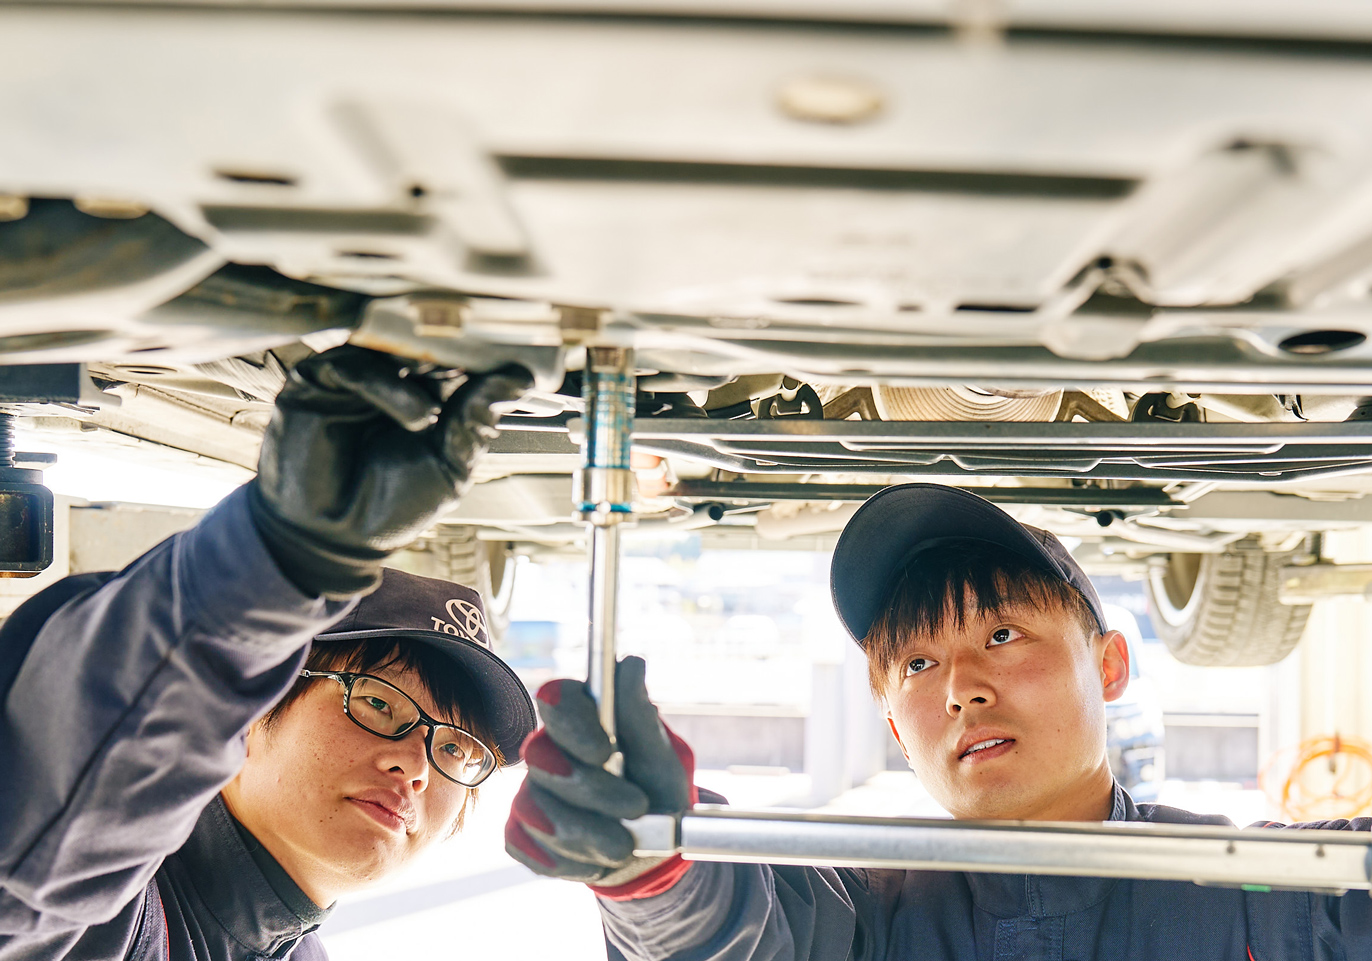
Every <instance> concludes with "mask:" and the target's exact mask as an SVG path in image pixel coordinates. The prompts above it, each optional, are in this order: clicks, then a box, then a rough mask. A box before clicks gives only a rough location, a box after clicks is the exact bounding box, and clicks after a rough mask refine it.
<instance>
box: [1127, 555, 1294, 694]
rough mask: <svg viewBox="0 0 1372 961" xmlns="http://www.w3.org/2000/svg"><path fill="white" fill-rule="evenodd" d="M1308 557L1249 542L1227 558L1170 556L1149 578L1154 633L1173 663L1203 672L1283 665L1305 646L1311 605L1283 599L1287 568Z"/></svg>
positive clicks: (1217, 556)
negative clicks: (1281, 581) (1280, 594)
mask: <svg viewBox="0 0 1372 961" xmlns="http://www.w3.org/2000/svg"><path fill="white" fill-rule="evenodd" d="M1301 553H1304V552H1302V551H1284V552H1275V551H1264V550H1263V549H1262V545H1261V544H1260V543H1259V542H1258V540H1257V538H1246V539H1244V540H1243V541H1240V542H1238V543H1237V544H1234V545H1231V546H1230V547H1229V548H1228V549H1226V550H1225V551H1224V552H1223V553H1220V554H1182V553H1175V554H1169V555H1167V560H1166V563H1164V564H1160V565H1157V566H1155V567H1154V568H1153V569H1152V571H1151V572H1150V574H1149V578H1148V582H1147V583H1148V600H1149V612H1150V615H1151V617H1152V621H1153V629H1154V630H1155V631H1156V632H1157V635H1158V638H1159V639H1160V640H1161V641H1162V642H1163V643H1164V644H1166V645H1167V649H1168V650H1169V651H1171V652H1172V656H1173V657H1175V658H1176V659H1177V660H1179V661H1181V662H1182V663H1183V664H1194V665H1197V666H1200V667H1254V666H1260V665H1264V664H1275V663H1277V662H1278V661H1280V660H1281V659H1282V658H1284V657H1286V655H1288V654H1290V653H1291V651H1292V650H1294V649H1295V647H1296V645H1297V644H1299V643H1300V639H1301V635H1302V634H1303V633H1304V632H1305V622H1306V620H1307V619H1308V618H1309V617H1310V606H1309V605H1308V604H1282V603H1281V602H1280V601H1278V599H1277V594H1278V588H1279V586H1280V584H1279V578H1280V573H1281V568H1282V567H1283V566H1285V565H1287V564H1290V563H1291V561H1292V559H1293V558H1294V557H1296V556H1297V555H1298V554H1301Z"/></svg>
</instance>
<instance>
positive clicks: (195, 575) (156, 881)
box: [0, 490, 351, 961]
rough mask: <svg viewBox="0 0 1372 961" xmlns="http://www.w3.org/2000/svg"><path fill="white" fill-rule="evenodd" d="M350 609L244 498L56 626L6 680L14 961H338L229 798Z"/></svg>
mask: <svg viewBox="0 0 1372 961" xmlns="http://www.w3.org/2000/svg"><path fill="white" fill-rule="evenodd" d="M350 606H351V605H350V604H349V603H339V602H329V601H324V600H315V599H311V598H307V597H306V596H305V595H303V594H301V593H300V592H299V591H298V590H297V589H296V588H295V587H294V586H292V585H291V584H290V582H289V581H287V580H286V578H285V577H283V576H282V574H281V573H280V571H279V570H278V568H277V566H276V564H275V563H274V562H273V560H272V559H271V557H270V556H269V555H268V553H267V551H266V548H265V547H264V546H263V544H262V542H261V540H260V539H259V538H258V536H257V532H256V529H255V528H254V526H253V524H252V521H251V519H250V517H249V516H248V511H247V505H246V501H245V498H244V491H243V490H239V491H238V492H236V493H234V494H232V495H230V496H229V497H228V498H227V499H226V500H225V501H224V502H223V503H221V504H220V505H219V506H218V507H216V508H215V509H214V510H212V511H210V512H209V513H208V514H207V515H206V516H205V517H204V518H203V519H202V520H201V522H200V523H199V524H198V525H197V526H196V527H194V528H192V529H191V530H189V531H186V532H184V533H181V534H178V535H176V536H174V537H172V538H170V539H169V540H167V541H164V542H163V543H162V544H160V545H159V546H157V547H155V548H153V549H152V550H151V551H149V552H148V553H147V554H145V555H143V556H142V557H141V558H139V559H138V560H137V561H135V562H134V563H133V564H131V565H130V566H129V567H128V568H126V569H125V570H124V571H122V572H120V574H119V575H118V576H116V577H115V578H114V579H113V580H111V581H110V582H108V583H107V584H105V586H103V587H101V588H100V589H99V590H97V591H95V592H94V593H92V594H90V595H88V596H86V597H83V598H78V599H75V600H72V601H71V602H69V603H67V604H66V605H65V606H63V607H61V608H60V609H59V610H58V611H57V613H56V614H54V615H53V616H52V617H51V618H50V619H49V620H48V621H47V623H46V625H45V626H44V628H43V629H42V630H41V631H40V632H39V633H38V634H37V636H36V637H35V638H34V640H33V643H32V646H31V648H29V649H28V651H27V652H26V653H25V652H18V654H17V656H18V657H22V658H23V659H22V661H20V662H19V666H18V670H17V671H15V670H13V669H12V668H13V667H14V665H13V664H10V665H9V669H8V671H6V670H0V696H3V698H4V700H3V707H4V711H3V713H0V961H12V959H21V958H22V959H25V961H30V959H32V961H39V959H42V961H56V959H61V958H66V959H72V961H85V959H101V961H106V959H109V961H114V959H121V958H133V959H139V961H142V959H171V961H190V959H197V961H208V959H214V961H228V959H244V961H246V959H256V958H285V957H288V956H289V957H293V958H295V959H298V961H317V959H323V958H324V957H325V954H324V950H323V947H322V946H321V945H320V943H319V940H318V938H317V937H316V936H315V935H314V934H313V931H314V929H315V928H317V927H318V926H319V924H320V923H322V921H323V920H324V917H325V916H326V915H327V912H326V911H324V910H321V909H320V908H318V907H316V906H315V905H314V904H313V903H312V902H311V901H310V900H309V898H307V897H306V896H305V895H304V894H303V892H301V891H300V889H299V888H298V887H297V886H296V885H295V884H294V882H292V881H291V879H290V877H289V876H288V875H287V874H286V872H285V871H284V870H282V869H281V868H280V866H278V865H277V864H276V862H275V861H274V860H273V859H272V858H271V856H270V855H268V854H267V852H266V851H265V850H263V849H262V848H261V846H260V845H258V844H257V843H256V841H255V840H254V839H253V838H252V836H251V835H250V834H248V833H247V832H246V831H245V830H243V829H242V828H241V827H240V826H239V825H238V824H237V822H235V821H234V820H233V818H232V817H230V815H229V813H228V811H227V810H226V809H225V807H224V805H223V803H222V802H221V801H220V800H219V797H218V792H219V790H220V788H222V787H223V786H224V784H226V783H227V782H228V781H229V780H230V779H231V778H232V777H233V775H234V774H235V773H237V771H238V769H239V767H240V766H241V765H242V762H243V757H244V733H245V731H246V729H247V727H248V725H249V723H250V722H251V721H252V720H253V719H255V718H256V717H257V716H258V715H260V714H262V713H263V712H264V711H265V710H266V709H267V708H268V707H270V706H271V705H272V704H273V703H274V702H275V701H277V700H278V699H279V698H280V697H281V696H282V695H283V694H284V693H285V692H286V691H287V690H288V689H289V688H290V686H291V684H292V683H293V682H294V680H295V678H296V675H297V673H298V672H299V670H300V667H301V665H302V664H303V663H304V659H305V655H306V653H307V650H308V646H309V643H310V639H311V638H312V637H313V636H314V635H315V634H318V633H320V632H321V631H323V630H324V629H326V628H327V627H328V626H329V625H330V624H332V623H333V622H334V621H336V620H337V619H338V618H339V617H341V616H342V615H343V614H344V613H346V612H347V610H348V608H349V607H350ZM7 654H8V655H11V656H14V655H15V654H16V652H13V651H9V652H0V656H5V655H7ZM7 673H8V674H9V675H10V676H11V677H12V683H11V684H10V685H9V687H8V692H7V693H6V692H5V684H4V683H3V680H5V679H6V678H5V675H6V674H7Z"/></svg>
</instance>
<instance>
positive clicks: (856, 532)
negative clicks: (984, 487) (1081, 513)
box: [829, 484, 1109, 642]
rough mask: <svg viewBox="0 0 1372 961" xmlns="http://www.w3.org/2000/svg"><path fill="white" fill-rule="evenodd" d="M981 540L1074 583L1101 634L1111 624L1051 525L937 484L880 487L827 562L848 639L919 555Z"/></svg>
mask: <svg viewBox="0 0 1372 961" xmlns="http://www.w3.org/2000/svg"><path fill="white" fill-rule="evenodd" d="M960 539H971V540H979V541H986V542H987V543H990V544H995V545H996V546H998V547H1003V548H1005V549H1006V550H1009V551H1013V552H1015V553H1016V554H1018V555H1020V556H1021V557H1023V558H1024V559H1025V560H1027V561H1029V562H1030V563H1032V564H1034V565H1035V566H1036V567H1039V568H1041V569H1043V570H1044V571H1045V572H1046V573H1049V574H1052V575H1054V576H1056V577H1058V578H1060V579H1061V580H1063V581H1065V582H1066V583H1067V584H1070V585H1071V586H1072V587H1074V588H1076V589H1077V590H1078V591H1079V592H1080V593H1081V595H1082V596H1083V597H1085V598H1086V603H1087V604H1089V605H1090V607H1091V613H1093V614H1095V616H1096V625H1097V626H1098V627H1099V628H1100V630H1101V633H1104V632H1105V631H1107V630H1109V628H1108V627H1107V626H1106V623H1105V611H1104V609H1103V608H1102V607H1101V603H1100V597H1099V596H1098V595H1097V594H1096V588H1095V587H1094V586H1093V585H1092V583H1091V579H1090V578H1088V577H1087V576H1086V572H1085V571H1083V570H1082V569H1081V568H1080V567H1079V566H1078V565H1077V562H1076V561H1075V560H1073V559H1072V555H1071V554H1070V553H1068V551H1067V548H1065V547H1063V546H1062V542H1061V541H1059V540H1058V539H1057V538H1056V537H1054V536H1053V535H1052V534H1050V533H1049V532H1048V531H1044V530H1039V529H1038V528H1037V527H1030V526H1029V525H1028V524H1021V523H1020V522H1019V521H1017V520H1015V519H1014V518H1013V517H1011V516H1010V515H1009V514H1007V513H1005V511H1003V510H1001V509H1000V508H999V507H997V506H996V505H995V504H992V503H991V502H990V501H988V500H986V498H984V497H978V496H977V495H976V494H973V493H972V492H971V491H966V490H963V489H961V488H959V487H945V486H943V485H942V484H900V485H898V486H896V487H888V488H886V489H885V490H882V491H878V492H877V493H875V494H873V495H872V496H871V497H869V498H868V499H867V502H866V503H865V504H863V505H862V506H861V507H859V508H858V509H857V513H855V514H854V515H853V516H852V518H851V519H850V520H849V521H848V525H847V526H846V527H844V528H843V533H842V534H841V535H839V539H838V546H837V547H835V548H834V558H833V561H832V562H831V566H830V568H829V589H830V592H831V593H832V594H833V598H834V609H835V610H836V611H838V617H839V620H841V621H842V622H843V626H844V628H845V629H847V631H848V633H849V635H851V636H852V638H853V640H855V641H859V642H860V641H861V640H862V639H863V638H865V637H866V636H867V634H868V633H869V632H870V631H871V629H872V623H873V622H874V621H875V620H876V619H877V617H878V616H880V614H881V612H882V611H883V610H884V609H885V607H886V604H887V602H888V601H889V599H890V595H891V591H892V589H893V588H894V587H895V582H896V579H897V578H898V577H899V576H900V572H901V571H902V570H904V569H905V565H906V564H908V563H910V561H911V559H912V558H914V556H915V555H916V554H919V553H922V552H924V551H926V550H929V549H931V548H934V547H937V546H938V545H939V544H941V543H945V542H947V541H950V540H960Z"/></svg>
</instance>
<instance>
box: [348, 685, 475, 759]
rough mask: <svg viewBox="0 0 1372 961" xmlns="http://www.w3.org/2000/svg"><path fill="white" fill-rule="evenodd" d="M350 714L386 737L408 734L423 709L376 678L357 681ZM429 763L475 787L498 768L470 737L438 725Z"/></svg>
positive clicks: (368, 728) (369, 728) (349, 701)
mask: <svg viewBox="0 0 1372 961" xmlns="http://www.w3.org/2000/svg"><path fill="white" fill-rule="evenodd" d="M348 713H349V714H350V715H351V716H352V717H353V719H354V720H356V721H357V722H358V723H359V724H361V725H362V726H363V727H365V728H366V729H367V730H369V731H373V732H375V733H377V734H380V735H383V736H384V737H395V736H397V735H401V734H404V733H405V732H406V731H408V730H409V729H410V728H412V727H414V726H415V725H416V724H417V723H419V708H418V706H416V705H415V703H414V701H413V700H412V699H411V698H410V696H409V695H408V694H406V693H405V692H404V691H402V690H400V689H399V688H398V687H393V686H392V685H390V684H387V683H386V682H385V681H381V680H378V679H376V678H374V677H359V678H357V679H356V680H354V681H353V685H352V690H351V691H350V692H349V695H348ZM429 759H430V760H431V761H432V762H433V764H434V766H435V767H437V768H438V769H439V770H440V771H442V772H443V773H444V774H446V775H448V777H450V778H452V779H453V780H455V781H457V782H458V783H460V784H475V783H477V782H478V781H480V780H481V779H482V778H483V777H484V776H485V775H486V774H487V773H489V771H490V769H491V768H492V767H493V766H494V762H495V759H494V758H493V757H492V756H491V755H490V752H489V751H487V750H486V747H485V745H483V744H482V743H481V742H480V741H478V740H477V739H476V738H474V737H472V736H471V735H470V734H467V733H465V732H464V731H460V730H458V729H457V728H455V727H448V726H447V725H443V724H440V725H437V726H435V728H434V732H433V749H432V751H431V753H430V756H429Z"/></svg>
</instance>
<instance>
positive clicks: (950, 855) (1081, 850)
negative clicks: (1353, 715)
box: [625, 807, 1372, 891]
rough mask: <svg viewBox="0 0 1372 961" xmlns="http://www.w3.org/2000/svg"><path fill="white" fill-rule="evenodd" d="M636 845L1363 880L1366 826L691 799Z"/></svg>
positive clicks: (639, 848) (751, 858)
mask: <svg viewBox="0 0 1372 961" xmlns="http://www.w3.org/2000/svg"><path fill="white" fill-rule="evenodd" d="M625 823H626V826H627V827H628V828H629V830H630V832H631V833H632V834H633V835H634V840H635V853H637V854H640V855H644V856H649V855H662V854H667V853H680V854H681V855H683V856H684V857H686V858H687V859H690V860H697V861H735V862H744V863H757V864H802V865H826V866H831V867H862V868H889V869H904V870H925V871H973V872H991V873H1004V874H1058V875H1070V876H1076V877H1113V878H1145V879H1151V880H1158V881H1194V882H1197V883H1201V884H1218V885H1231V886H1237V887H1245V888H1248V889H1250V890H1259V891H1261V890H1267V889H1280V888H1286V889H1292V888H1295V889H1302V890H1317V891H1347V890H1355V889H1361V890H1367V889H1372V834H1369V833H1368V832H1362V831H1305V830H1300V831H1293V830H1268V829H1261V828H1252V829H1247V830H1240V829H1238V828H1218V827H1209V826H1204V825H1179V824H1151V823H1150V824H1139V823H1124V822H1110V823H1103V824H1095V823H1092V824H1048V823H1045V824H1027V823H1024V822H1011V821H1007V822H977V821H953V820H944V819H932V818H860V817H835V816H826V815H817V814H790V813H775V812H747V811H735V810H732V809H727V808H708V807H705V808H696V809H694V810H692V811H688V812H687V813H685V814H684V815H680V816H673V815H650V816H648V817H644V818H639V819H638V820H637V821H628V822H625Z"/></svg>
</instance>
